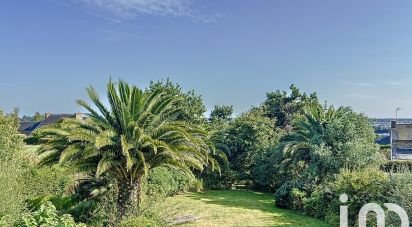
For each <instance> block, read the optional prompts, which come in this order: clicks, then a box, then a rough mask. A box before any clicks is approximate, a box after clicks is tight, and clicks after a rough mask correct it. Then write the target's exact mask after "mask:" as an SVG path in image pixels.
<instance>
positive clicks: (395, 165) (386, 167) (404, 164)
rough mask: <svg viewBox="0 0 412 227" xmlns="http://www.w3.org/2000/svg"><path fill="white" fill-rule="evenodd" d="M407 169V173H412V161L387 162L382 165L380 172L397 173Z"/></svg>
mask: <svg viewBox="0 0 412 227" xmlns="http://www.w3.org/2000/svg"><path fill="white" fill-rule="evenodd" d="M405 169H407V170H408V171H412V161H411V160H405V161H388V162H386V163H384V164H383V165H382V170H383V171H385V172H388V173H389V172H398V171H401V172H402V171H404V170H405Z"/></svg>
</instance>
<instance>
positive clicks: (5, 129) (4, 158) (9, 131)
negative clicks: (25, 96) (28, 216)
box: [0, 111, 26, 222]
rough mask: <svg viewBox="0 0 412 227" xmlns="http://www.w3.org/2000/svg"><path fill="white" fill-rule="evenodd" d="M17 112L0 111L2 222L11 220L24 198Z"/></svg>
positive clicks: (18, 212) (0, 214)
mask: <svg viewBox="0 0 412 227" xmlns="http://www.w3.org/2000/svg"><path fill="white" fill-rule="evenodd" d="M17 129H18V118H17V112H15V113H12V114H8V115H6V114H4V113H3V112H2V111H0V169H1V171H0V182H1V184H0V194H1V195H3V196H2V199H1V200H0V219H1V220H2V222H12V221H13V220H15V219H16V218H17V217H18V215H19V214H20V212H21V210H22V209H23V205H24V200H25V199H26V196H25V192H24V188H25V185H24V181H23V179H24V176H25V173H26V171H25V170H24V168H23V166H22V163H21V160H20V156H21V148H22V145H23V140H22V137H20V136H19V135H18V132H17Z"/></svg>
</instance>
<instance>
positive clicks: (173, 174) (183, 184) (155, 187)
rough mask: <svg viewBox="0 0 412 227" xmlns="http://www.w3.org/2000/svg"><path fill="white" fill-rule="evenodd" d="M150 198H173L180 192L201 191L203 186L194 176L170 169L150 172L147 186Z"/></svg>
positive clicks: (164, 168) (158, 168)
mask: <svg viewBox="0 0 412 227" xmlns="http://www.w3.org/2000/svg"><path fill="white" fill-rule="evenodd" d="M145 188H146V194H147V195H148V196H164V197H166V196H172V195H176V194H178V193H180V192H187V191H199V190H201V189H202V184H201V183H199V181H198V180H197V179H196V178H195V177H194V175H193V174H191V173H187V172H183V171H181V170H177V169H173V168H169V167H157V168H154V169H152V170H150V173H149V176H148V179H147V183H146V185H145Z"/></svg>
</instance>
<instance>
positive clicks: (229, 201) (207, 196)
mask: <svg viewBox="0 0 412 227" xmlns="http://www.w3.org/2000/svg"><path fill="white" fill-rule="evenodd" d="M166 206H169V207H174V210H175V213H174V214H173V216H183V215H195V216H198V217H200V219H199V220H198V221H196V222H195V223H193V224H187V225H184V226H262V227H263V226H316V227H318V226H319V227H321V226H329V225H326V224H325V223H324V222H322V221H319V220H316V219H313V218H310V217H307V216H304V215H302V214H299V213H296V212H293V211H290V210H285V209H279V208H276V207H275V205H274V201H273V195H272V194H269V193H261V192H252V191H243V190H233V191H208V192H204V193H188V194H185V195H178V196H175V197H171V198H168V199H167V200H166Z"/></svg>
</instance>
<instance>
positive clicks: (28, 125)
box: [19, 121, 40, 134]
mask: <svg viewBox="0 0 412 227" xmlns="http://www.w3.org/2000/svg"><path fill="white" fill-rule="evenodd" d="M39 124H40V122H38V121H26V122H20V127H19V131H20V132H22V133H24V134H30V133H31V132H33V130H34V129H36V128H37V127H38V126H39Z"/></svg>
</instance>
